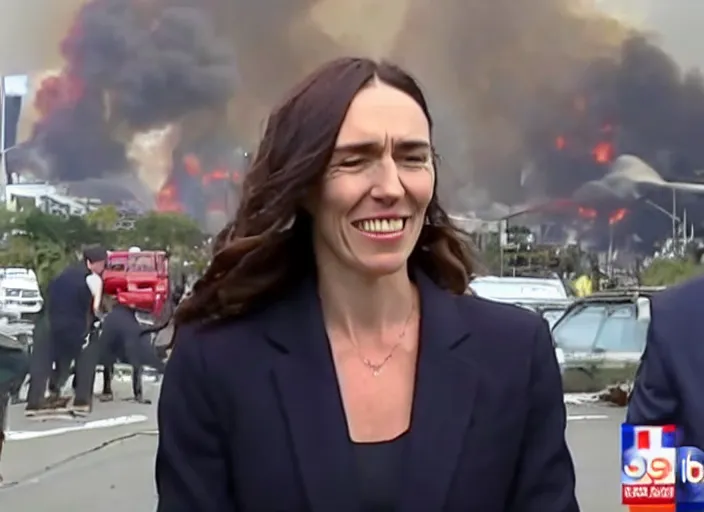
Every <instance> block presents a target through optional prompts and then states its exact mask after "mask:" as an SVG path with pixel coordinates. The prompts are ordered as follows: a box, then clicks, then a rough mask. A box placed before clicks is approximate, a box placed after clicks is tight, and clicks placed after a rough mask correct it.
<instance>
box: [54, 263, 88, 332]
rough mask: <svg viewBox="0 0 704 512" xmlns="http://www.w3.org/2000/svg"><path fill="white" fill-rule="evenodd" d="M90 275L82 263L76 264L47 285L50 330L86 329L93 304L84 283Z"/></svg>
mask: <svg viewBox="0 0 704 512" xmlns="http://www.w3.org/2000/svg"><path fill="white" fill-rule="evenodd" d="M90 273H91V272H90V269H88V267H87V266H86V265H85V264H84V263H76V264H75V265H71V266H69V267H67V268H66V269H65V270H64V271H63V272H61V273H60V274H59V275H58V276H56V277H55V278H54V279H53V280H52V281H51V282H50V283H49V289H48V297H47V303H48V304H47V306H48V313H49V318H50V320H51V325H52V328H62V327H66V328H67V329H68V328H72V329H77V330H84V329H86V327H87V326H88V318H89V314H90V313H91V312H92V307H91V306H92V302H93V294H92V293H91V291H90V288H88V283H87V282H86V277H88V276H89V275H90Z"/></svg>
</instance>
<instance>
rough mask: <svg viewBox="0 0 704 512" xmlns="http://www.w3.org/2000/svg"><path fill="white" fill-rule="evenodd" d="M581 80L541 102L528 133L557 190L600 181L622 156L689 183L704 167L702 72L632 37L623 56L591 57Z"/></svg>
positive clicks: (546, 181)
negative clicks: (682, 65)
mask: <svg viewBox="0 0 704 512" xmlns="http://www.w3.org/2000/svg"><path fill="white" fill-rule="evenodd" d="M579 78H580V79H579V80H578V81H577V83H576V85H575V86H574V87H572V88H571V89H569V90H568V91H565V92H563V93H562V94H560V95H557V96H554V97H553V98H552V101H551V102H543V103H538V106H539V107H540V110H539V111H537V112H536V113H534V114H533V115H532V116H531V117H530V118H529V119H530V123H529V125H527V126H526V128H525V131H524V133H525V134H526V140H527V142H528V144H527V149H528V150H529V156H530V157H531V158H532V159H534V160H535V161H537V162H538V166H539V168H541V169H542V171H543V182H544V184H545V186H546V188H547V190H548V191H549V192H551V193H552V194H553V195H554V194H569V193H570V192H571V191H573V190H574V189H575V188H576V186H578V185H579V184H581V183H583V182H584V181H586V180H592V179H598V178H600V177H601V176H603V175H604V173H605V172H606V170H607V169H608V166H609V165H610V163H611V161H612V160H613V158H614V157H615V156H617V155H618V154H622V153H628V154H632V155H636V156H638V157H640V158H642V159H643V160H645V161H646V162H647V163H649V164H650V165H651V166H653V167H654V168H656V169H658V170H659V172H660V173H661V174H662V175H663V176H665V178H670V179H681V180H686V179H690V180H691V179H693V178H694V177H695V176H694V173H695V171H697V170H701V169H704V147H702V144H701V141H702V140H703V139H702V137H704V80H703V79H702V75H701V74H700V72H699V71H690V72H688V73H684V74H683V73H682V72H681V70H680V69H679V67H678V66H677V64H676V63H675V62H674V61H673V60H672V58H671V57H670V56H668V55H667V54H666V53H665V52H664V51H663V50H661V49H660V48H659V47H658V46H656V45H654V44H653V43H651V42H650V41H649V40H648V39H647V38H645V37H642V36H634V37H631V38H629V39H628V40H626V41H625V42H624V43H623V45H622V46H621V49H620V53H619V54H618V55H616V56H614V57H613V58H609V59H601V60H596V61H594V62H592V63H591V64H590V65H589V66H588V67H587V68H586V69H585V70H584V72H583V73H582V74H581V75H580V77H579ZM600 147H601V148H603V150H604V151H603V153H602V154H599V148H600ZM607 148H609V149H607Z"/></svg>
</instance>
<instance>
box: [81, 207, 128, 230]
mask: <svg viewBox="0 0 704 512" xmlns="http://www.w3.org/2000/svg"><path fill="white" fill-rule="evenodd" d="M85 220H86V222H87V223H88V225H90V226H94V227H96V228H98V229H99V230H101V231H103V232H110V231H115V227H116V226H117V222H118V221H119V220H120V213H119V212H118V211H117V208H115V207H114V206H112V205H107V206H101V207H100V208H96V209H95V210H93V211H92V212H88V213H87V214H86V215H85Z"/></svg>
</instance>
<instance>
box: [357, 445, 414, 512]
mask: <svg viewBox="0 0 704 512" xmlns="http://www.w3.org/2000/svg"><path fill="white" fill-rule="evenodd" d="M407 438H408V433H407V432H406V433H403V434H401V435H400V436H398V437H397V438H395V439H391V440H389V441H380V442H377V443H353V444H354V453H355V459H356V462H357V480H358V481H359V491H360V496H361V498H362V509H361V510H362V511H363V512H394V511H395V510H397V500H398V497H399V492H398V486H399V477H400V475H401V467H402V466H403V456H404V453H405V446H406V439H407Z"/></svg>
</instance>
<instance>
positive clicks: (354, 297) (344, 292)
mask: <svg viewBox="0 0 704 512" xmlns="http://www.w3.org/2000/svg"><path fill="white" fill-rule="evenodd" d="M318 293H319V294H320V300H321V303H322V309H323V316H324V317H325V323H326V325H327V327H328V329H332V330H334V331H335V332H337V333H339V334H341V335H343V336H344V337H346V338H348V339H349V340H350V341H352V342H354V343H358V344H359V343H368V342H369V341H370V340H377V341H378V342H383V339H384V338H386V336H385V334H386V333H387V332H389V331H394V332H396V331H397V330H398V329H399V328H404V326H405V325H406V324H407V323H408V322H409V318H410V317H411V315H412V314H413V311H414V309H416V308H417V306H416V303H417V298H416V290H415V286H414V285H413V283H412V282H411V280H410V278H409V276H408V270H407V268H406V267H405V266H404V268H402V269H400V270H399V271H398V272H396V273H394V274H391V275H387V276H382V277H376V278H369V277H366V278H365V277H364V276H360V274H359V273H357V272H354V271H353V270H351V269H349V268H341V266H340V265H336V264H330V265H322V266H319V267H318ZM364 340H366V341H364Z"/></svg>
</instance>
